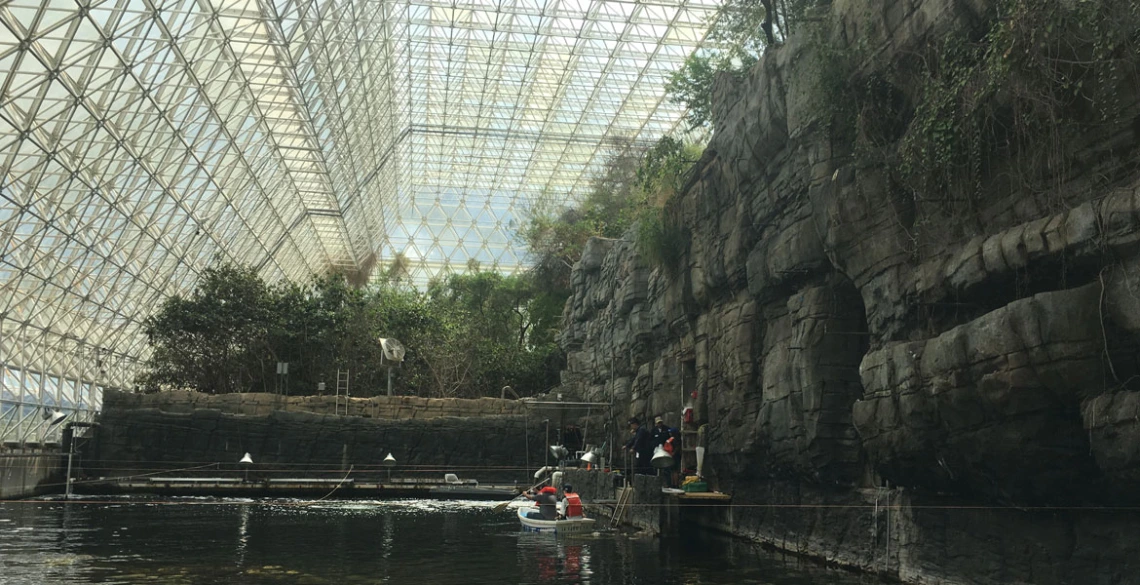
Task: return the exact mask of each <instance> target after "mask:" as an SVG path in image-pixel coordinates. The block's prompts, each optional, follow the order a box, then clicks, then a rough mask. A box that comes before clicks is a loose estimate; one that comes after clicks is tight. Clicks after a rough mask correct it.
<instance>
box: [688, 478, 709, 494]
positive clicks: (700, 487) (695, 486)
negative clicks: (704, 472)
mask: <svg viewBox="0 0 1140 585" xmlns="http://www.w3.org/2000/svg"><path fill="white" fill-rule="evenodd" d="M681 489H683V490H685V491H686V492H707V491H709V484H708V482H706V481H694V482H693V483H689V484H685V485H683V486H681Z"/></svg>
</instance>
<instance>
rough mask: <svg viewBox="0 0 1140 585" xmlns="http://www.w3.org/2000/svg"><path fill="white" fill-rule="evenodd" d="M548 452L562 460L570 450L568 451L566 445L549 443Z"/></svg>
mask: <svg viewBox="0 0 1140 585" xmlns="http://www.w3.org/2000/svg"><path fill="white" fill-rule="evenodd" d="M550 453H551V454H552V455H554V458H555V459H558V460H562V459H565V458H566V456H567V455H569V454H570V451H568V450H567V449H566V447H563V446H562V445H551V446H550Z"/></svg>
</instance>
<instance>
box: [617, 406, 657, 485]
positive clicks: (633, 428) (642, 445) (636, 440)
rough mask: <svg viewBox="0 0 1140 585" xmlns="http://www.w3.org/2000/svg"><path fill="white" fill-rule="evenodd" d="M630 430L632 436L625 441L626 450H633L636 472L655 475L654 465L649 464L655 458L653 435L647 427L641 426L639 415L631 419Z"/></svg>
mask: <svg viewBox="0 0 1140 585" xmlns="http://www.w3.org/2000/svg"><path fill="white" fill-rule="evenodd" d="M629 432H630V434H631V435H633V436H632V437H630V439H629V440H628V441H626V443H625V448H626V450H629V451H632V452H633V455H634V457H635V458H636V461H635V463H634V471H635V473H640V474H641V475H653V466H652V465H650V464H649V460H650V459H652V458H653V447H655V446H656V445H654V444H653V437H652V436H651V435H650V434H649V431H648V430H646V429H645V427H643V426H641V421H639V420H637V417H633V418H631V419H629Z"/></svg>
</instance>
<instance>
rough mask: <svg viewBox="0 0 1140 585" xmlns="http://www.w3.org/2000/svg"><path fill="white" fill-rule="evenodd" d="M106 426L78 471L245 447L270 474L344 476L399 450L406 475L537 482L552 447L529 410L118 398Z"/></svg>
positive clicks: (164, 467) (172, 465) (200, 464)
mask: <svg viewBox="0 0 1140 585" xmlns="http://www.w3.org/2000/svg"><path fill="white" fill-rule="evenodd" d="M99 423H100V426H99V427H98V428H96V429H95V433H94V436H93V438H92V440H91V441H90V442H89V443H88V444H85V445H82V446H81V449H82V452H81V454H82V467H81V472H82V473H83V474H85V475H87V476H92V477H121V476H125V475H134V474H141V473H151V472H156V471H164V472H165V473H173V474H175V475H195V474H198V475H202V474H206V475H210V476H216V475H218V473H219V472H221V473H222V475H225V474H227V473H236V472H237V467H238V466H237V461H238V460H239V459H241V457H242V455H243V454H244V453H246V452H248V453H250V454H251V456H252V457H253V460H254V462H255V467H254V470H255V471H258V472H259V473H262V474H263V475H265V476H266V477H269V478H272V477H298V476H301V477H341V476H343V475H344V474H345V473H347V472H348V470H349V469H350V468H351V469H353V473H354V477H358V478H361V477H366V476H369V474H370V475H371V476H372V477H381V476H384V475H386V470H385V469H383V468H382V467H381V461H382V460H383V458H384V456H385V455H387V454H388V453H392V455H393V457H395V458H396V461H397V468H396V471H395V473H396V475H397V476H399V477H405V478H406V477H413V476H414V477H425V478H435V479H439V478H442V477H443V474H444V473H445V472H449V471H450V472H454V473H457V474H458V475H459V476H460V477H461V478H464V479H476V480H479V481H482V482H490V481H494V482H513V481H518V482H519V483H520V484H522V485H530V483H532V482H533V480H532V479H531V478H532V476H533V473H534V470H535V469H537V467H539V466H541V465H542V463H543V460H544V452H543V451H544V449H545V441H544V438H543V432H544V427H543V425H542V424H541V423H540V422H538V421H535V420H528V419H527V418H525V417H522V416H486V417H478V418H476V417H468V418H454V417H434V418H428V419H418V418H417V419H400V420H390V419H367V418H361V417H345V416H332V415H320V414H312V413H306V412H283V411H279V412H271V413H270V414H268V415H265V416H249V415H241V414H229V413H223V412H220V411H218V410H213V409H201V410H196V411H193V412H189V413H178V412H165V411H161V410H157V409H132V408H121V405H116V406H115V407H113V408H109V409H107V410H105V411H104V412H103V414H102V415H101V416H100V420H99ZM175 470H177V472H175ZM528 480H529V481H528Z"/></svg>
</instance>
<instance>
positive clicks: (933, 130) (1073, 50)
mask: <svg viewBox="0 0 1140 585" xmlns="http://www.w3.org/2000/svg"><path fill="white" fill-rule="evenodd" d="M996 16H997V18H995V19H993V20H992V21H990V22H989V23H988V24H987V25H986V26H984V27H983V28H981V29H980V30H976V31H973V32H972V33H965V34H961V35H956V36H952V37H950V38H947V39H945V40H944V41H943V42H941V43H940V44H936V45H933V46H931V47H929V48H927V49H926V50H925V51H924V52H923V53H921V54H914V55H908V56H907V57H905V58H903V59H902V60H900V62H898V63H892V64H890V66H888V67H879V68H878V69H877V70H876V71H875V72H873V73H868V74H860V66H861V63H860V61H861V59H862V56H863V55H864V54H865V52H864V51H862V50H860V49H859V47H851V48H847V49H844V50H840V49H836V48H834V47H831V46H830V45H829V44H827V43H826V42H823V41H821V44H820V45H819V47H818V48H819V51H818V53H819V54H820V56H821V57H822V59H821V66H822V68H823V69H822V71H821V75H820V78H821V87H820V88H819V92H818V93H819V95H820V97H821V98H822V101H823V104H822V106H823V108H825V110H826V113H827V114H829V115H830V119H831V122H832V134H833V137H835V138H837V139H839V140H841V141H848V142H850V143H853V145H854V147H855V153H856V155H857V156H859V157H861V158H862V159H864V160H867V161H868V162H882V163H886V165H887V167H888V169H889V170H890V171H891V177H892V180H893V182H894V183H895V184H896V185H898V186H899V187H900V188H901V189H903V190H904V191H905V192H907V193H909V194H910V196H911V198H912V199H913V200H914V201H915V202H916V204H920V205H921V204H923V203H925V204H926V205H927V207H930V208H931V209H932V210H935V209H936V210H938V211H939V212H941V213H947V214H949V213H953V214H960V213H970V212H972V213H977V212H979V211H980V209H981V206H982V205H983V204H984V202H983V201H981V198H982V196H983V193H982V192H981V191H982V187H983V185H984V184H985V183H986V182H987V181H989V180H992V179H994V178H995V177H998V176H1001V177H1004V179H1002V180H1003V181H1005V182H1007V183H1008V184H1009V186H1010V187H1013V188H1017V189H1021V190H1024V191H1025V192H1027V193H1031V194H1044V193H1049V192H1054V191H1056V189H1055V188H1056V187H1057V186H1059V185H1060V184H1062V183H1063V182H1064V181H1066V180H1067V178H1068V177H1069V176H1070V171H1071V169H1070V166H1071V165H1072V164H1073V158H1072V157H1073V154H1074V152H1075V151H1074V148H1080V146H1078V145H1077V143H1076V142H1075V141H1074V138H1076V137H1078V136H1080V135H1082V134H1085V133H1087V132H1088V130H1089V129H1091V128H1095V127H1097V126H1100V125H1106V126H1111V125H1119V124H1121V123H1122V122H1124V121H1123V120H1120V119H1117V118H1118V117H1119V112H1120V111H1121V102H1120V98H1121V96H1122V95H1125V92H1127V91H1135V87H1136V84H1137V82H1138V81H1140V77H1138V76H1137V68H1138V66H1140V35H1138V34H1137V32H1136V31H1137V30H1140V3H1138V2H1136V1H1135V0H1102V1H1098V2H1089V1H1079V2H1055V1H1052V0H1004V1H1003V2H1001V3H1000V4H999V6H998V11H997V15H996ZM824 34H825V33H824ZM821 36H823V35H821ZM1129 88H1131V90H1129ZM1105 178H1106V179H1109V177H1105Z"/></svg>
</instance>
